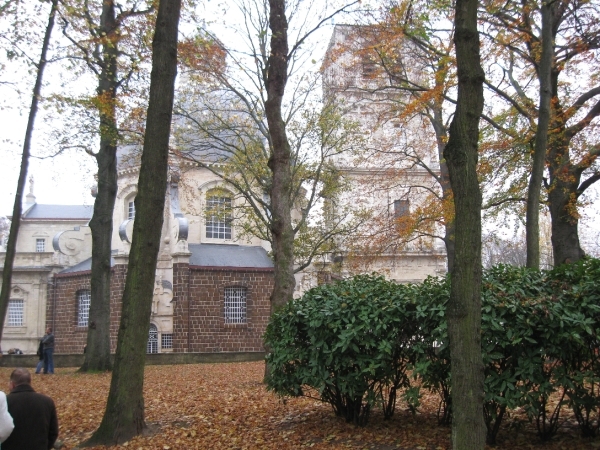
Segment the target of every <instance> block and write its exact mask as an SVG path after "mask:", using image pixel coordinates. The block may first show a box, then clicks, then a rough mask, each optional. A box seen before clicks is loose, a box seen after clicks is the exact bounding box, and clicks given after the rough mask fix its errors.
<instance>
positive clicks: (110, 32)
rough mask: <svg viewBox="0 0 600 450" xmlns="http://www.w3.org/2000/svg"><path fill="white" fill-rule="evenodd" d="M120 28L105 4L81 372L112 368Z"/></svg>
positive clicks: (109, 4) (112, 7)
mask: <svg viewBox="0 0 600 450" xmlns="http://www.w3.org/2000/svg"><path fill="white" fill-rule="evenodd" d="M116 28H117V24H116V20H115V5H114V2H113V1H111V0H109V1H105V2H104V3H103V4H102V15H101V17H100V29H101V30H102V31H101V33H102V34H103V35H104V36H105V39H107V42H105V43H104V45H103V47H102V61H103V64H102V72H101V74H100V78H99V83H98V90H97V92H98V101H99V102H100V104H101V108H98V110H99V113H100V150H99V151H98V153H97V154H96V162H97V164H98V193H97V195H96V200H95V202H94V215H93V216H92V220H91V221H90V228H91V230H92V274H91V301H90V311H89V320H88V335H87V349H86V352H85V360H84V362H83V365H82V366H81V368H80V369H79V371H80V372H87V371H105V370H110V369H111V368H112V364H111V360H110V259H111V250H112V248H111V241H112V232H113V211H114V207H115V199H116V197H117V134H118V131H117V119H116V115H115V112H116V111H115V109H116V108H115V100H116V96H117V56H118V48H117V41H116V40H115V39H113V37H114V36H115V34H114V33H115V30H116Z"/></svg>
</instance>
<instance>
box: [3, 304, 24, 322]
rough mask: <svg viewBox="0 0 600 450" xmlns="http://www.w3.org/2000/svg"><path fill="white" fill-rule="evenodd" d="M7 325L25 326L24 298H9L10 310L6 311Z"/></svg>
mask: <svg viewBox="0 0 600 450" xmlns="http://www.w3.org/2000/svg"><path fill="white" fill-rule="evenodd" d="M6 316H7V320H6V326H9V327H22V326H23V322H24V320H23V300H9V301H8V311H7V312H6Z"/></svg>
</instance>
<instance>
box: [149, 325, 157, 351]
mask: <svg viewBox="0 0 600 450" xmlns="http://www.w3.org/2000/svg"><path fill="white" fill-rule="evenodd" d="M146 353H158V329H157V328H156V325H154V324H152V323H151V324H150V331H149V332H148V345H146Z"/></svg>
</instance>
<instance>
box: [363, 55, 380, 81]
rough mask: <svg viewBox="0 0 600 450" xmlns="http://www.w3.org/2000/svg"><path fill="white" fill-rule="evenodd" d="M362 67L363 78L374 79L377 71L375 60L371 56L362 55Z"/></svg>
mask: <svg viewBox="0 0 600 450" xmlns="http://www.w3.org/2000/svg"><path fill="white" fill-rule="evenodd" d="M361 66H362V76H363V78H373V75H375V71H376V70H377V66H376V64H375V58H374V57H373V56H371V55H362V57H361Z"/></svg>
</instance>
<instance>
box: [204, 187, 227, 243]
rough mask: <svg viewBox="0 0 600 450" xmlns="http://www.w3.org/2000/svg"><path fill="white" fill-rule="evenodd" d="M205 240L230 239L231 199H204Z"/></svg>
mask: <svg viewBox="0 0 600 450" xmlns="http://www.w3.org/2000/svg"><path fill="white" fill-rule="evenodd" d="M206 238H207V239H231V198H229V197H207V198H206Z"/></svg>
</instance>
